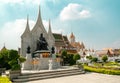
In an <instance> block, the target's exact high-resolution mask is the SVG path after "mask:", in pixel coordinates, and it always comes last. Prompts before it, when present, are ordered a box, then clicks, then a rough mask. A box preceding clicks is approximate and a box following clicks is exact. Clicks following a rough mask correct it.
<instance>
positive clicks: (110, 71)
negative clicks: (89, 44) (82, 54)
mask: <svg viewBox="0 0 120 83" xmlns="http://www.w3.org/2000/svg"><path fill="white" fill-rule="evenodd" d="M84 70H86V71H89V72H97V73H103V74H111V75H120V70H113V69H105V68H99V67H92V66H87V65H84Z"/></svg>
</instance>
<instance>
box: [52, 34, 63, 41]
mask: <svg viewBox="0 0 120 83" xmlns="http://www.w3.org/2000/svg"><path fill="white" fill-rule="evenodd" d="M53 36H54V38H55V41H60V40H62V41H63V38H62V34H58V33H53Z"/></svg>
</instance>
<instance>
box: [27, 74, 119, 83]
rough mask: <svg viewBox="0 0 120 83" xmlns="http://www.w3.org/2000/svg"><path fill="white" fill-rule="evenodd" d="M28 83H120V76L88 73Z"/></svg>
mask: <svg viewBox="0 0 120 83" xmlns="http://www.w3.org/2000/svg"><path fill="white" fill-rule="evenodd" d="M27 83H120V76H116V75H106V74H98V73H86V74H82V75H74V76H67V77H60V78H51V79H44V80H37V81H31V82H27Z"/></svg>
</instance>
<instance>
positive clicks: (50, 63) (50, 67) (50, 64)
mask: <svg viewBox="0 0 120 83" xmlns="http://www.w3.org/2000/svg"><path fill="white" fill-rule="evenodd" d="M52 62H53V61H52V59H50V60H49V70H52V69H53V63H52Z"/></svg>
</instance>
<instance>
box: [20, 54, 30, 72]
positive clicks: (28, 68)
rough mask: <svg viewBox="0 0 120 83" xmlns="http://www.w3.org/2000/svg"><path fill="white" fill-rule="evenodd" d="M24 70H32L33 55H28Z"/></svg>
mask: <svg viewBox="0 0 120 83" xmlns="http://www.w3.org/2000/svg"><path fill="white" fill-rule="evenodd" d="M22 68H23V70H31V69H32V56H31V54H26V61H25V62H24V63H23V66H22Z"/></svg>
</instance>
